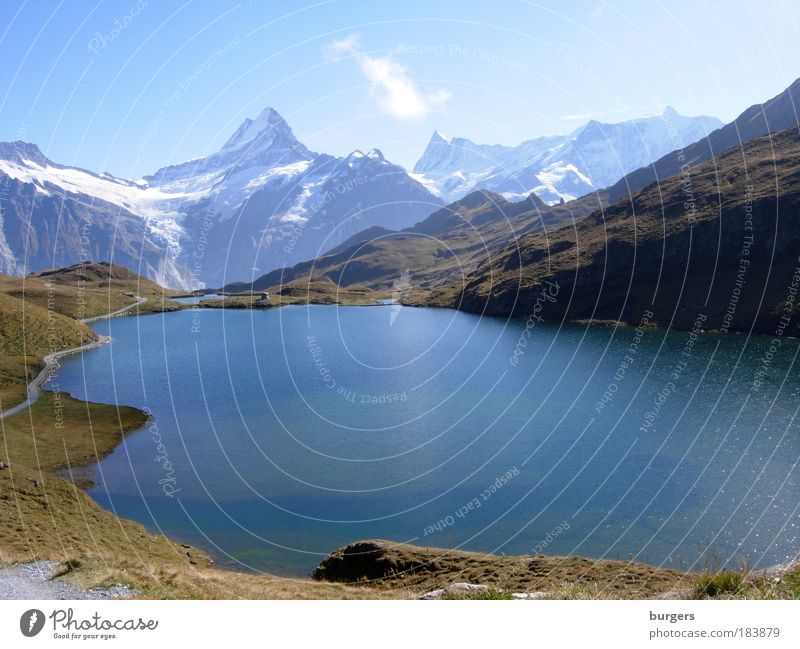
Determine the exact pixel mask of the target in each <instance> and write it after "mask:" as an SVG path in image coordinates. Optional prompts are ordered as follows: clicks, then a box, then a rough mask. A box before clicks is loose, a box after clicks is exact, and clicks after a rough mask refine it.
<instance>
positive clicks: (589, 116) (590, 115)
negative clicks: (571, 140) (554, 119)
mask: <svg viewBox="0 0 800 649" xmlns="http://www.w3.org/2000/svg"><path fill="white" fill-rule="evenodd" d="M636 110H642V107H641V106H628V107H626V108H611V109H609V110H600V111H596V112H593V113H579V114H577V115H562V116H561V119H563V120H568V121H572V120H583V119H594V118H595V117H605V116H607V115H614V114H616V113H628V112H631V111H636Z"/></svg>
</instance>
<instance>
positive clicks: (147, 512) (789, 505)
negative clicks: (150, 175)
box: [59, 305, 800, 575]
mask: <svg viewBox="0 0 800 649" xmlns="http://www.w3.org/2000/svg"><path fill="white" fill-rule="evenodd" d="M94 326H95V329H96V330H97V331H98V332H100V333H103V334H110V335H111V336H112V337H113V342H112V344H111V345H108V346H105V347H101V348H98V349H95V350H93V351H90V352H88V353H86V354H83V355H82V356H77V357H72V358H68V359H66V360H65V361H64V363H63V366H62V369H61V371H60V375H59V382H60V384H61V386H63V387H64V389H66V390H68V391H69V392H70V393H72V394H73V395H76V396H78V397H81V398H87V399H91V400H94V401H101V402H116V403H120V404H128V405H133V406H136V407H139V408H147V409H148V410H149V411H150V412H151V413H152V415H153V418H154V426H151V427H150V428H148V429H146V430H143V431H140V432H138V433H135V434H133V435H131V436H130V437H129V438H128V439H127V440H126V442H125V443H124V444H123V445H121V446H120V447H119V448H118V449H117V450H116V451H115V452H114V453H113V454H112V455H110V456H109V457H108V458H107V459H105V460H104V461H103V462H102V463H101V464H100V465H99V466H98V474H97V479H96V486H95V487H93V488H92V489H91V490H90V492H89V493H90V495H91V496H92V497H93V498H94V499H96V500H97V501H98V502H99V503H100V504H102V505H103V506H105V507H108V508H110V509H113V510H114V511H115V512H116V513H117V514H118V515H120V516H123V517H126V518H132V519H135V520H138V521H140V522H141V523H143V524H144V525H146V526H147V527H148V528H149V529H151V530H155V531H159V530H160V531H162V532H163V533H165V534H167V535H168V536H170V537H172V538H175V539H179V540H182V541H185V542H188V543H192V544H195V545H198V546H201V547H204V548H206V549H207V550H209V551H210V552H211V553H212V554H213V555H214V556H215V558H216V559H217V562H218V563H220V564H223V565H237V566H239V567H245V568H250V569H254V570H265V571H270V572H273V573H277V574H285V575H304V574H307V573H309V572H310V571H311V570H312V569H313V568H314V567H315V566H316V565H317V564H318V563H319V562H320V560H321V559H322V558H323V557H324V555H325V554H327V553H328V552H329V551H331V550H332V549H334V548H336V547H338V546H341V545H344V544H346V543H348V542H351V541H354V540H357V539H365V538H388V539H392V540H397V541H408V542H412V543H417V544H421V545H431V546H442V547H451V548H457V547H458V548H464V549H471V550H485V551H492V552H504V553H506V554H521V553H532V552H536V553H543V554H579V555H585V556H592V557H606V558H612V559H615V558H623V559H627V558H629V557H633V558H635V559H637V560H640V561H645V562H648V563H652V564H656V565H664V566H674V567H681V568H688V569H703V568H706V567H707V566H708V565H717V564H718V563H724V562H726V561H735V562H738V561H739V559H740V558H742V557H745V558H747V560H748V561H750V563H752V564H755V565H768V564H772V563H776V562H779V561H784V560H786V559H787V558H789V557H791V556H794V554H795V553H796V552H797V550H798V549H799V548H800V538H799V535H798V524H799V523H798V506H799V504H800V480H798V477H799V476H798V469H797V462H798V458H799V457H800V433H799V431H798V426H799V424H798V421H797V420H796V419H795V416H796V414H797V409H798V405H799V404H800V401H799V400H798V391H800V373H799V372H798V369H797V366H796V365H795V364H794V362H795V359H796V355H797V351H798V345H797V344H796V343H795V342H793V341H788V340H784V341H783V344H782V345H781V346H780V348H779V349H778V350H777V351H776V353H775V354H774V359H773V360H772V364H771V368H770V371H769V372H768V373H767V375H766V376H765V377H763V378H761V379H760V380H759V381H758V382H755V383H754V377H755V376H756V374H757V370H758V368H759V366H760V365H761V360H762V357H763V355H764V354H765V353H766V352H768V350H769V345H770V341H769V339H767V338H747V337H746V336H736V335H729V336H717V335H700V336H691V335H690V334H688V333H677V332H670V333H668V334H665V332H664V331H658V330H647V331H646V332H644V333H641V332H639V334H637V332H636V330H635V329H632V328H625V329H623V328H620V329H612V328H603V327H582V326H576V325H573V326H562V327H559V326H558V325H555V324H544V323H538V324H536V325H535V326H534V327H531V328H527V329H526V322H525V321H517V320H512V321H507V320H504V319H493V318H480V317H477V316H473V315H469V314H464V313H459V312H455V311H450V310H439V309H412V308H402V307H399V306H397V305H387V306H374V307H326V306H313V307H284V308H280V309H272V310H266V311H244V310H229V311H223V310H200V311H197V310H193V311H182V312H176V313H170V314H163V315H151V316H145V317H139V318H120V319H116V320H112V321H106V322H99V323H96V325H94ZM513 359H516V360H513ZM604 394H605V398H604Z"/></svg>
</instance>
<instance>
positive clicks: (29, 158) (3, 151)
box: [0, 140, 48, 166]
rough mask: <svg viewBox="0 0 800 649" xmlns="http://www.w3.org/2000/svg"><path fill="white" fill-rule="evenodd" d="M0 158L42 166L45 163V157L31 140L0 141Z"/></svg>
mask: <svg viewBox="0 0 800 649" xmlns="http://www.w3.org/2000/svg"><path fill="white" fill-rule="evenodd" d="M0 159H3V160H8V161H10V162H16V163H18V164H25V163H26V162H34V163H36V164H37V165H40V166H43V165H45V164H47V162H48V160H47V157H46V156H45V155H44V154H43V153H42V152H41V150H40V149H39V147H38V146H36V145H35V144H33V143H32V142H24V141H23V140H16V141H14V142H0Z"/></svg>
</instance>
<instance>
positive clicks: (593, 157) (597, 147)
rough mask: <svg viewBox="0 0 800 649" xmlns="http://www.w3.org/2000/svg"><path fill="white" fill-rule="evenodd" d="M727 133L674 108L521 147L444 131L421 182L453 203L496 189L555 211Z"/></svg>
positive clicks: (437, 135)
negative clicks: (539, 201)
mask: <svg viewBox="0 0 800 649" xmlns="http://www.w3.org/2000/svg"><path fill="white" fill-rule="evenodd" d="M720 126H722V122H721V121H720V120H718V119H716V118H715V117H684V116H683V115H680V114H678V112H677V111H676V110H675V109H673V108H671V107H667V108H666V109H665V110H664V112H663V113H661V114H660V115H655V116H652V117H645V118H642V119H634V120H630V121H626V122H620V123H617V124H604V123H601V122H598V121H595V120H592V121H590V122H589V123H587V124H586V125H585V126H581V127H580V128H579V129H577V130H575V131H574V132H572V133H570V134H569V135H555V136H547V137H539V138H535V139H532V140H526V141H525V142H522V143H521V144H519V145H517V146H501V145H499V144H494V145H487V144H475V143H474V142H472V141H470V140H467V139H465V138H450V137H447V136H446V135H443V134H442V133H441V132H440V131H438V130H437V131H436V132H434V134H433V136H432V137H431V140H430V142H429V143H428V147H427V149H425V153H424V154H423V155H422V157H421V158H420V159H419V161H418V162H417V164H416V165H415V166H414V173H413V177H414V178H416V179H417V180H419V181H420V182H421V183H422V184H424V185H425V186H426V187H427V188H428V189H429V190H431V192H433V193H434V194H435V195H437V196H439V197H440V198H442V199H444V200H445V201H446V202H451V201H454V200H458V199H459V198H461V197H463V196H465V195H466V194H468V193H469V192H472V191H475V190H476V189H488V190H490V191H492V192H496V193H498V194H502V195H503V196H505V198H507V199H509V200H520V199H522V198H525V197H526V196H528V195H529V194H531V193H535V194H536V195H537V196H538V197H539V198H541V199H542V200H543V201H545V202H546V203H549V204H553V203H558V202H560V201H561V200H564V201H571V200H573V199H575V198H578V197H580V196H584V195H585V194H588V193H589V192H592V191H594V190H597V189H602V188H603V187H607V186H609V185H611V184H613V183H615V182H617V181H618V180H619V179H620V178H622V177H623V176H624V175H625V174H628V173H630V172H631V171H633V170H635V169H638V168H639V167H643V166H645V165H648V164H650V163H651V162H653V161H654V160H656V159H658V158H660V157H661V156H663V155H664V154H666V153H668V152H670V151H673V150H674V149H679V148H681V147H683V146H686V145H687V144H691V143H692V142H695V141H697V140H700V139H702V138H705V137H706V136H707V135H708V134H709V133H711V132H712V131H714V130H716V129H717V128H719V127H720Z"/></svg>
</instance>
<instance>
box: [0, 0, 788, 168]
mask: <svg viewBox="0 0 800 649" xmlns="http://www.w3.org/2000/svg"><path fill="white" fill-rule="evenodd" d="M562 5H568V7H567V8H565V7H564V6H562ZM119 25H122V29H119V28H118V26H119ZM799 28H800V3H798V2H786V3H784V2H769V1H766V2H765V1H759V2H737V1H735V0H733V1H730V2H722V1H716V0H714V1H709V2H704V1H703V0H699V1H688V0H687V1H684V0H677V1H675V2H669V3H666V2H662V3H655V2H647V3H644V2H612V3H606V2H601V1H599V0H591V1H586V2H582V1H576V2H569V3H565V2H552V3H534V2H520V1H518V0H495V1H493V2H477V1H472V2H464V1H462V2H455V1H453V2H449V1H446V2H432V1H430V0H427V1H416V0H404V1H403V2H397V3H389V2H375V1H373V2H345V1H341V0H336V1H331V2H316V3H313V2H304V1H301V2H288V1H287V2H273V1H267V0H263V1H259V0H243V1H242V2H238V3H230V4H227V3H224V2H206V1H200V2H181V1H179V0H177V1H163V0H162V1H158V2H157V1H156V0H149V1H147V0H119V1H116V2H111V1H105V2H97V1H96V0H95V1H91V2H90V1H82V0H73V1H69V0H68V1H64V2H57V1H56V0H38V1H35V2H28V3H24V2H14V1H12V0H5V1H4V2H2V3H0V29H2V30H4V31H2V34H0V36H2V41H1V42H0V52H2V62H3V64H2V66H0V129H2V132H0V139H2V140H15V139H25V140H28V141H32V142H36V143H37V144H38V145H39V146H40V147H41V149H42V150H43V151H44V152H45V153H46V154H47V155H48V156H49V157H50V158H51V159H53V160H55V161H57V162H61V163H63V164H72V165H77V166H82V167H86V168H89V169H92V170H96V171H101V170H108V171H110V172H112V173H114V174H116V175H119V176H125V177H138V176H141V175H145V174H147V173H151V172H153V171H155V169H157V168H158V167H160V166H163V165H165V164H170V163H174V162H177V161H181V160H184V159H188V158H192V157H195V156H198V155H203V154H205V153H208V152H210V151H213V150H215V149H217V148H218V147H219V146H220V145H221V144H222V143H223V142H224V141H225V139H227V137H228V136H229V135H230V133H231V132H232V131H233V130H235V128H236V127H237V126H238V125H239V123H240V122H241V121H242V120H243V119H244V118H245V117H248V116H249V117H254V116H255V115H257V114H258V113H259V112H260V111H261V109H262V108H264V107H265V106H273V107H275V108H276V109H277V110H278V111H279V112H280V113H281V114H283V116H284V117H285V118H286V119H287V121H288V122H289V123H290V125H291V126H292V127H293V129H294V131H295V133H296V135H297V136H298V137H299V138H300V139H301V140H302V141H303V142H304V143H305V144H306V145H307V146H309V147H310V148H312V149H314V150H316V151H322V152H327V153H332V154H338V155H341V154H346V153H348V152H349V151H350V150H352V149H355V148H364V149H366V148H371V147H378V148H381V149H382V150H383V151H384V153H385V154H386V156H387V157H388V158H389V159H391V160H393V161H396V162H399V163H401V164H404V165H406V166H410V165H413V163H414V161H415V160H416V158H417V157H418V156H419V154H420V153H421V152H422V150H423V149H424V147H425V144H426V142H427V140H428V138H429V137H430V134H431V132H432V131H433V129H434V128H440V129H441V130H443V131H444V132H445V133H448V134H451V135H452V134H454V135H459V136H464V137H469V138H471V139H473V140H476V141H479V142H490V143H495V142H498V143H508V144H514V143H518V142H520V141H521V140H524V139H528V138H531V137H535V136H538V135H545V134H553V133H564V132H568V131H571V130H573V129H574V128H576V127H577V126H579V125H580V124H581V123H582V122H584V121H586V120H587V119H589V118H590V117H595V118H596V119H600V120H605V121H621V120H623V119H628V118H632V117H638V116H641V115H645V114H652V113H654V112H658V111H659V110H660V109H661V108H663V107H664V106H665V105H667V104H669V105H672V106H674V107H675V108H677V109H678V110H679V111H680V112H681V113H684V114H690V115H694V114H708V115H714V116H716V117H719V118H720V119H722V120H725V121H728V120H730V119H731V118H733V117H734V116H735V115H737V114H738V113H739V112H741V111H742V110H743V109H744V108H746V107H747V106H749V105H751V104H753V103H757V102H761V101H763V100H765V99H767V98H769V97H772V96H773V95H775V94H777V93H778V92H780V91H781V90H782V89H784V88H785V87H786V86H788V85H789V84H790V83H791V82H792V81H793V80H794V79H795V78H796V77H798V76H800V66H798V62H800V38H798V34H799V33H800V29H799Z"/></svg>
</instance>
